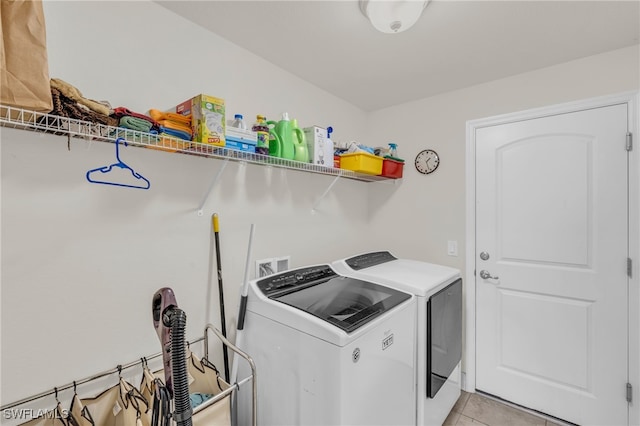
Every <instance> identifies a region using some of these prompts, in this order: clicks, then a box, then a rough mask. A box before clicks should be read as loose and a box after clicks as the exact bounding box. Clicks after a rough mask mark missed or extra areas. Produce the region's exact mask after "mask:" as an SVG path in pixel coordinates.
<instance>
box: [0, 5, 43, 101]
mask: <svg viewBox="0 0 640 426" xmlns="http://www.w3.org/2000/svg"><path fill="white" fill-rule="evenodd" d="M0 35H2V44H0V104H2V105H7V106H12V107H16V108H22V109H27V110H33V111H38V112H49V111H51V110H52V109H53V104H52V100H51V88H50V80H49V62H48V59H47V40H46V30H45V23H44V10H43V8H42V0H2V1H0Z"/></svg>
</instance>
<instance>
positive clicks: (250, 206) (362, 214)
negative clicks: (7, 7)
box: [0, 1, 371, 405]
mask: <svg viewBox="0 0 640 426" xmlns="http://www.w3.org/2000/svg"><path fill="white" fill-rule="evenodd" d="M44 9H45V18H46V25H47V37H48V38H47V41H48V55H49V69H50V75H51V77H56V78H61V79H63V80H65V81H67V82H68V83H70V84H72V85H74V86H76V87H77V88H78V89H79V90H80V91H81V92H82V93H83V95H84V96H85V97H87V98H91V99H96V100H107V101H109V102H110V103H111V104H112V105H113V106H114V107H117V106H125V107H127V108H129V109H131V110H133V111H137V112H143V113H144V112H146V111H147V110H148V109H149V108H157V109H161V110H166V109H169V108H171V107H172V106H175V105H177V104H178V103H180V102H181V101H183V100H186V99H188V98H190V97H192V96H194V95H196V94H199V93H204V94H208V95H212V96H217V97H220V98H223V99H225V101H226V108H227V114H228V115H229V116H231V117H232V116H233V114H235V113H242V114H244V116H245V120H246V121H247V123H248V124H251V123H253V121H254V119H255V116H256V114H258V113H260V114H265V115H266V116H267V117H268V118H269V119H276V120H277V119H278V118H279V116H280V114H281V113H282V112H285V111H286V112H288V113H289V114H290V115H291V116H292V117H293V118H297V119H298V121H299V124H300V126H301V127H304V126H308V125H313V124H317V125H323V126H327V125H333V126H334V127H335V128H336V129H339V130H340V133H341V134H343V135H345V137H349V138H353V139H361V138H362V134H361V133H360V132H361V131H363V130H364V128H365V120H366V115H365V113H364V112H363V111H361V110H359V109H358V108H356V107H354V106H352V105H350V104H348V103H346V102H344V101H342V100H340V99H338V98H336V97H334V96H332V95H329V94H328V93H326V92H324V91H322V90H320V89H318V88H316V87H315V86H312V85H310V84H309V83H306V82H305V81H303V80H300V79H299V78H297V77H295V76H293V75H291V74H289V73H287V72H285V71H283V70H282V69H279V68H278V67H276V66H274V65H272V64H270V63H268V62H267V61H266V60H264V59H262V58H259V57H257V56H255V55H253V54H251V53H249V52H247V51H245V50H243V49H240V48H238V47H237V46H235V45H233V44H232V43H230V42H228V41H226V40H224V39H222V38H220V37H217V36H216V35H214V34H212V33H210V32H208V31H205V30H204V29H202V28H200V27H198V26H195V25H193V24H192V23H190V22H187V21H186V20H184V19H183V18H181V17H179V16H177V15H175V14H174V13H173V12H170V11H168V10H167V9H165V8H163V7H161V6H159V5H157V4H155V3H152V2H148V1H135V2H102V1H90V2H75V1H70V2H65V1H46V2H45V3H44ZM265 47H267V46H265ZM336 131H337V130H336ZM114 147H115V146H114V145H113V144H106V143H100V142H91V141H87V140H82V139H72V140H70V141H68V140H67V138H66V137H60V136H52V135H43V134H39V133H34V132H28V131H21V130H15V129H7V128H2V147H1V148H2V149H1V152H0V153H1V157H2V163H1V166H2V167H1V177H2V229H1V232H2V241H1V242H2V277H1V278H2V294H1V305H2V333H1V335H2V337H1V339H2V353H1V356H2V371H1V374H2V385H1V391H2V394H1V397H0V398H1V402H2V404H3V405H4V404H7V403H10V402H12V401H15V400H17V399H20V398H23V397H28V396H30V395H32V394H36V393H39V392H41V391H46V390H50V389H53V387H54V386H60V385H63V384H66V383H70V382H71V381H73V380H79V379H82V378H84V377H87V376H91V375H93V374H94V373H99V372H101V371H103V370H108V369H112V368H114V367H115V366H116V365H117V364H126V363H128V362H131V361H135V360H137V359H139V358H140V357H142V356H149V355H151V354H154V353H157V352H159V351H160V343H159V341H158V338H157V336H156V334H155V331H154V329H153V325H152V321H151V299H152V296H153V294H154V293H155V291H156V290H158V289H159V288H161V287H163V286H169V287H172V288H173V289H174V291H175V293H176V297H177V300H178V304H179V306H180V307H181V308H182V309H183V310H184V311H185V312H186V313H187V317H188V323H187V337H188V339H189V340H193V339H195V338H197V337H200V336H201V335H202V333H203V329H204V326H205V324H206V323H207V322H211V323H213V324H215V325H216V326H218V327H220V321H219V300H218V297H217V294H218V291H217V275H216V272H215V262H214V260H213V259H214V256H215V252H214V251H213V248H212V246H213V242H212V232H211V215H212V214H213V213H214V212H217V213H218V214H219V216H220V244H221V252H222V253H221V257H222V276H223V281H224V286H225V299H226V300H225V308H226V313H227V318H228V322H227V328H228V331H229V334H230V336H231V337H233V336H234V330H235V318H236V313H237V306H238V300H239V291H240V286H241V282H242V278H243V271H244V266H245V260H246V256H247V245H248V239H249V229H250V224H252V223H254V224H255V225H256V230H255V235H254V239H253V243H254V244H253V253H252V260H257V259H262V258H269V257H274V256H288V255H289V256H291V266H294V267H295V266H303V265H309V264H315V263H322V262H329V261H331V260H334V259H337V258H340V257H345V256H347V255H350V254H352V253H355V252H360V251H363V250H365V249H366V248H367V247H368V243H367V241H368V238H369V237H368V235H369V233H368V232H367V230H368V227H369V225H368V222H369V219H368V218H369V213H368V210H367V192H368V191H369V189H370V187H371V184H369V183H364V182H357V181H352V180H347V179H340V181H339V182H337V184H336V185H335V186H334V187H333V189H332V190H331V191H330V192H329V193H328V194H327V195H326V197H324V198H322V199H321V200H320V201H319V203H318V200H319V198H320V197H321V195H322V194H323V193H324V192H325V190H326V189H327V188H328V187H329V186H330V185H331V184H332V183H333V181H334V178H333V177H331V176H324V175H318V174H312V173H304V172H300V171H289V170H284V169H278V168H270V167H264V166H258V165H251V164H243V163H238V162H229V163H228V164H227V165H226V167H225V169H224V171H223V172H222V174H221V175H220V179H219V180H218V181H216V182H215V186H214V187H213V190H212V191H211V193H210V194H209V195H208V196H207V191H208V188H209V187H210V185H211V184H212V182H214V179H215V177H216V176H217V174H218V172H219V171H220V170H221V168H222V166H223V164H224V163H223V161H221V160H214V159H206V158H201V157H195V156H190V155H180V154H172V153H167V152H161V151H155V150H149V149H140V148H131V147H127V148H124V147H123V148H121V150H120V156H121V158H122V160H123V161H125V162H126V163H127V164H128V165H130V166H131V167H132V168H134V169H135V170H136V172H138V173H140V174H142V175H143V176H145V177H146V178H147V179H149V181H150V182H151V188H150V190H148V191H144V190H139V189H130V188H122V187H112V186H106V185H98V184H90V183H88V182H87V181H86V179H85V173H86V172H87V170H89V169H93V168H96V167H100V166H105V165H109V164H111V163H113V162H114V161H115V150H114ZM200 205H203V213H204V214H203V215H202V216H198V214H197V210H198V207H199V206H200ZM314 206H316V208H315V210H314V209H313V207H314ZM250 273H251V276H252V277H253V275H254V266H253V262H252V264H251V269H250ZM213 341H216V339H215V337H214V338H213ZM216 354H217V356H216V360H217V361H218V366H219V367H220V368H222V365H221V362H220V358H221V357H220V354H221V351H217V352H216ZM131 370H137V369H131ZM109 380H110V382H109V383H111V384H114V383H115V380H116V378H115V377H111V379H108V380H107V381H109ZM70 392H71V391H66V392H65V393H64V394H62V395H61V396H60V397H61V398H62V400H63V401H68V397H70V395H71V393H70ZM79 392H80V393H83V392H85V394H86V393H87V392H88V393H91V392H93V390H92V389H90V388H89V387H88V385H85V386H82V387H81V388H80V389H79ZM48 402H49V403H50V402H51V400H49V401H48Z"/></svg>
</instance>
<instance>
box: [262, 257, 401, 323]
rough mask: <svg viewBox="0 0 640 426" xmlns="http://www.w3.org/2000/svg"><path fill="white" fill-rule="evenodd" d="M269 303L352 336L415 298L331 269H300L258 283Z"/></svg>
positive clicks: (323, 267) (327, 267)
mask: <svg viewBox="0 0 640 426" xmlns="http://www.w3.org/2000/svg"><path fill="white" fill-rule="evenodd" d="M257 285H258V288H259V289H260V291H262V293H263V294H264V295H265V296H267V297H268V298H269V299H272V300H274V301H278V302H281V303H284V304H286V305H289V306H292V307H294V308H296V309H300V310H302V311H304V312H307V313H309V314H311V315H313V316H315V317H317V318H320V319H322V320H324V321H326V322H328V323H331V324H333V325H335V326H336V327H338V328H340V329H342V330H344V331H346V332H347V333H350V332H352V331H354V330H356V329H358V328H359V327H362V326H363V325H365V324H367V323H368V322H369V321H372V320H373V319H374V318H377V317H379V316H380V315H382V314H384V313H385V312H387V311H389V310H390V309H392V308H393V307H395V306H397V305H399V304H400V303H402V302H404V301H405V300H407V299H409V298H411V295H409V294H407V293H404V292H401V291H398V290H394V289H392V288H388V287H385V286H382V285H379V284H374V283H372V282H368V281H363V280H360V279H357V278H349V277H343V276H341V275H338V274H336V273H335V272H334V271H333V269H331V267H329V266H321V267H312V268H305V269H297V270H294V271H289V272H285V273H283V274H278V275H274V276H271V277H268V278H265V279H262V280H260V281H258V283H257Z"/></svg>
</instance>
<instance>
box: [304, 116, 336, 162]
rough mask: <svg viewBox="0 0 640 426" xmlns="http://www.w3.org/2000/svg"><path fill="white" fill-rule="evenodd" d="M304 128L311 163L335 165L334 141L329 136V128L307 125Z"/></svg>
mask: <svg viewBox="0 0 640 426" xmlns="http://www.w3.org/2000/svg"><path fill="white" fill-rule="evenodd" d="M303 130H304V137H305V139H306V140H307V147H308V149H309V157H310V158H311V163H312V164H317V165H320V166H326V167H333V143H331V141H330V140H329V139H328V138H327V129H325V128H324V127H319V126H311V127H305V128H304V129H303Z"/></svg>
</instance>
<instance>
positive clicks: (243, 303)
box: [237, 223, 255, 330]
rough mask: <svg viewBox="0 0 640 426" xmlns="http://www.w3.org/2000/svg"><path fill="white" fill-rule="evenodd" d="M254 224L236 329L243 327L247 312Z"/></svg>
mask: <svg viewBox="0 0 640 426" xmlns="http://www.w3.org/2000/svg"><path fill="white" fill-rule="evenodd" d="M254 228H255V225H254V224H253V223H252V224H251V230H250V231H249V247H248V248H247V262H246V263H245V266H244V280H243V281H242V293H240V311H239V313H238V327H237V328H238V330H242V329H244V316H245V314H246V312H247V294H248V293H249V265H250V263H251V247H252V246H253V230H254Z"/></svg>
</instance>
